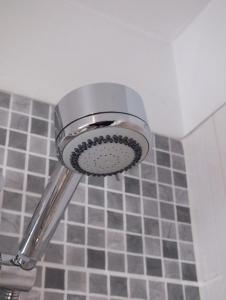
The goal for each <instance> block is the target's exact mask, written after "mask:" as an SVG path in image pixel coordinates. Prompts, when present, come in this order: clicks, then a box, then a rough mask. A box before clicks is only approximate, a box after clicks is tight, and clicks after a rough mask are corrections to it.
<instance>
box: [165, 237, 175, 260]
mask: <svg viewBox="0 0 226 300" xmlns="http://www.w3.org/2000/svg"><path fill="white" fill-rule="evenodd" d="M162 247H163V256H164V257H167V258H174V259H178V249H177V243H176V242H172V241H166V240H163V241H162Z"/></svg>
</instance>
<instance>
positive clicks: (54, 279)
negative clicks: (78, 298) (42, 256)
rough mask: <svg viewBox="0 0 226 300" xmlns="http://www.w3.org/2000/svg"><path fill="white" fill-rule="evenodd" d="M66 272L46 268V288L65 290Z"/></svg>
mask: <svg viewBox="0 0 226 300" xmlns="http://www.w3.org/2000/svg"><path fill="white" fill-rule="evenodd" d="M64 273H65V271H64V270H61V269H55V268H46V273H45V274H46V276H45V288H49V289H59V290H64Z"/></svg>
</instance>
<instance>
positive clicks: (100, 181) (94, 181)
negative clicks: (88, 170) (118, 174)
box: [88, 176, 104, 187]
mask: <svg viewBox="0 0 226 300" xmlns="http://www.w3.org/2000/svg"><path fill="white" fill-rule="evenodd" d="M88 184H91V185H95V186H99V187H104V177H97V176H89V177H88Z"/></svg>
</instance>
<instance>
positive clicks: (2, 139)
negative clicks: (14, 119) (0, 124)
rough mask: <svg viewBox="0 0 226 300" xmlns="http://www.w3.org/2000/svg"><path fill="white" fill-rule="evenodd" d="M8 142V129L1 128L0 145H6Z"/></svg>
mask: <svg viewBox="0 0 226 300" xmlns="http://www.w3.org/2000/svg"><path fill="white" fill-rule="evenodd" d="M5 142H6V130H5V129H3V128H0V145H5Z"/></svg>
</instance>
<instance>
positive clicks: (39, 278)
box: [34, 266, 42, 287]
mask: <svg viewBox="0 0 226 300" xmlns="http://www.w3.org/2000/svg"><path fill="white" fill-rule="evenodd" d="M36 270H37V273H36V280H35V283H34V286H35V287H41V286H42V267H40V266H38V267H36Z"/></svg>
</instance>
